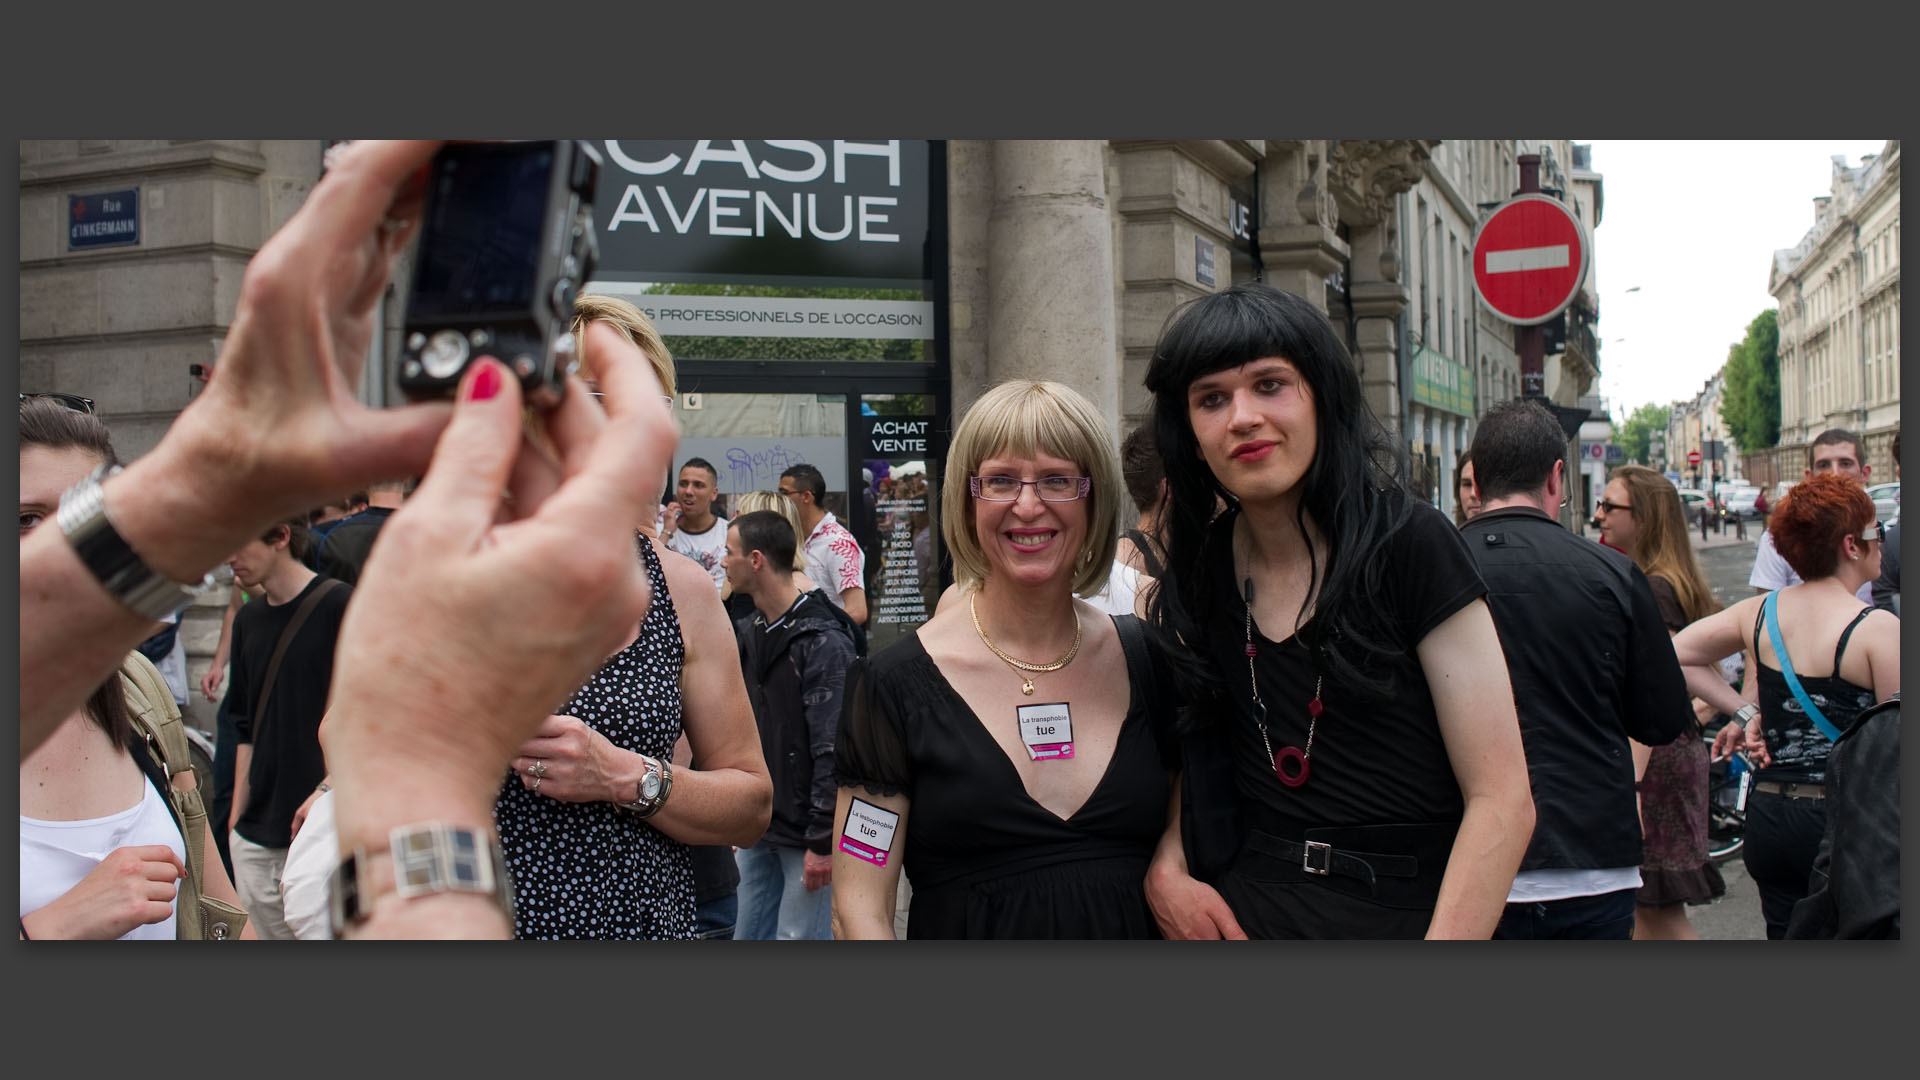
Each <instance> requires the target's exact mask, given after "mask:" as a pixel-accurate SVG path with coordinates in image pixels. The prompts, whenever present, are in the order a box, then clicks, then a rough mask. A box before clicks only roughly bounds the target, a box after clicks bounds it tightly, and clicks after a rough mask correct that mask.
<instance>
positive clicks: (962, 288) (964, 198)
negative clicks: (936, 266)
mask: <svg viewBox="0 0 1920 1080" xmlns="http://www.w3.org/2000/svg"><path fill="white" fill-rule="evenodd" d="M992 213H993V143H991V142H989V141H987V140H985V139H955V140H952V141H949V142H948V143H947V287H948V294H947V307H948V315H949V318H948V322H947V328H948V334H947V355H948V358H949V359H950V360H951V362H952V372H951V376H952V386H953V401H952V404H951V407H952V412H953V415H954V416H956V417H958V416H961V415H963V414H964V413H965V412H966V409H967V406H968V405H971V404H972V403H973V400H974V399H975V398H977V397H979V396H980V394H981V392H982V391H984V390H986V388H987V385H988V376H987V327H988V325H989V324H990V323H991V322H992V319H991V318H989V316H990V314H991V309H990V307H989V306H988V301H987V264H988V250H987V220H988V218H989V217H990V216H992Z"/></svg>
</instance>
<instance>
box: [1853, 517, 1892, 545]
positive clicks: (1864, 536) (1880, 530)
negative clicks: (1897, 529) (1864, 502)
mask: <svg viewBox="0 0 1920 1080" xmlns="http://www.w3.org/2000/svg"><path fill="white" fill-rule="evenodd" d="M1886 538H1887V532H1886V527H1885V526H1883V525H1881V524H1880V523H1879V522H1877V521H1876V522H1874V523H1873V524H1872V525H1869V526H1867V531H1866V532H1863V533H1861V534H1860V537H1859V539H1860V542H1861V543H1862V544H1871V543H1873V542H1874V541H1876V540H1882V541H1883V540H1885V539H1886Z"/></svg>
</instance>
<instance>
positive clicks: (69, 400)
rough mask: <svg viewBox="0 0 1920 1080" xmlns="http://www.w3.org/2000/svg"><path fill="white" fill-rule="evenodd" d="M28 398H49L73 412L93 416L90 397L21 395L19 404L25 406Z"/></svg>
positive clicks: (77, 395)
mask: <svg viewBox="0 0 1920 1080" xmlns="http://www.w3.org/2000/svg"><path fill="white" fill-rule="evenodd" d="M30 398H51V399H53V400H54V401H57V402H59V403H60V404H62V405H65V406H66V407H67V408H69V409H71V410H73V411H74V412H77V413H86V414H88V415H92V414H93V399H92V398H90V397H81V396H80V395H79V394H21V395H20V402H21V404H23V405H24V404H26V402H27V400H28V399H30Z"/></svg>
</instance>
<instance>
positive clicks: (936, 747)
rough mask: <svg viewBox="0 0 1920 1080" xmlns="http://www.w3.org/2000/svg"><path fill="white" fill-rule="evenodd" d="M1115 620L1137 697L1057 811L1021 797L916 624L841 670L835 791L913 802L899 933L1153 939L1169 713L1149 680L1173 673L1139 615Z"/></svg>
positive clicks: (1002, 757)
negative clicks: (1070, 806) (1077, 802)
mask: <svg viewBox="0 0 1920 1080" xmlns="http://www.w3.org/2000/svg"><path fill="white" fill-rule="evenodd" d="M1113 618H1114V623H1115V625H1116V628H1117V629H1118V630H1119V632H1120V641H1121V644H1122V645H1123V646H1124V647H1125V649H1126V654H1127V677H1128V679H1129V681H1130V682H1131V683H1132V688H1133V695H1132V703H1131V705H1130V706H1129V708H1128V710H1127V715H1126V719H1125V720H1124V721H1122V723H1121V727H1120V733H1119V736H1118V738H1117V739H1116V740H1115V743H1114V750H1113V757H1112V758H1111V759H1110V760H1109V761H1108V763H1107V771H1106V773H1105V774H1104V775H1103V776H1102V777H1101V779H1100V782H1099V784H1098V785H1097V786H1096V787H1095V788H1094V789H1093V793H1092V794H1091V795H1089V796H1088V797H1087V801H1086V802H1085V803H1084V804H1082V805H1081V807H1080V808H1079V809H1078V810H1076V811H1074V813H1073V815H1072V816H1071V817H1068V818H1065V819H1062V818H1060V817H1058V816H1056V815H1055V814H1054V813H1053V812H1052V811H1050V810H1048V809H1046V808H1045V807H1043V806H1041V805H1040V804H1039V803H1037V802H1035V801H1034V799H1033V797H1032V796H1030V795H1028V794H1027V790H1026V787H1025V785H1023V784H1022V783H1021V781H1020V775H1019V773H1018V772H1017V771H1016V770H1015V769H1014V766H1013V763H1012V762H1011V761H1009V760H1008V759H1007V755H1006V751H1004V750H1002V749H1001V748H1000V744H999V743H997V742H995V741H994V738H993V736H991V735H989V734H988V733H987V731H986V729H985V728H984V727H983V726H982V722H981V720H980V719H979V717H977V716H976V715H975V714H974V712H973V710H972V709H970V708H968V706H967V703H966V701H965V700H964V699H963V698H961V697H960V694H959V693H958V692H957V691H956V690H954V688H953V686H952V684H950V683H948V682H947V679H946V676H944V675H942V674H941V673H940V669H939V667H938V666H937V665H935V664H934V662H933V659H932V658H931V657H929V656H928V655H927V651H926V649H925V647H924V646H922V645H921V643H920V636H919V634H918V633H917V632H916V633H914V634H912V635H910V636H908V637H905V638H902V639H901V640H900V641H898V642H896V643H895V644H894V645H892V646H890V647H888V648H886V649H884V650H882V651H881V652H880V653H879V654H878V655H876V656H874V657H872V658H871V659H867V660H861V661H859V662H857V663H855V664H854V666H853V668H852V669H851V670H850V671H849V672H848V673H847V703H846V711H845V712H844V713H843V714H842V716H841V719H840V736H839V742H838V744H837V745H836V748H835V769H834V772H835V776H836V777H837V778H838V780H839V782H840V784H841V786H842V787H850V788H855V789H865V790H866V791H868V792H871V793H873V794H876V795H894V794H906V795H907V796H909V797H910V798H912V800H913V806H912V808H911V810H910V811H909V812H908V814H907V824H906V850H905V861H904V864H903V868H904V870H905V871H906V875H907V877H908V879H910V880H911V881H912V883H913V901H912V907H911V909H910V912H909V915H908V920H907V936H908V937H910V938H976V939H978V938H1000V939H1006V938H1146V937H1157V936H1158V931H1157V929H1156V926H1155V923H1154V921H1153V914H1152V912H1151V911H1150V910H1149V909H1148V908H1147V901H1146V893H1145V890H1144V883H1145V880H1146V873H1147V861H1148V859H1149V858H1150V857H1151V856H1152V854H1153V849H1154V845H1155V844H1156V843H1157V842H1158V841H1159V839H1160V832H1161V830H1162V828H1163V827H1164V826H1165V824H1166V809H1167V791H1168V789H1167V784H1168V779H1167V771H1166V765H1165V762H1166V761H1171V760H1173V758H1172V751H1171V747H1167V748H1166V749H1165V750H1164V751H1163V748H1162V744H1161V741H1160V740H1161V738H1163V737H1164V734H1163V733H1162V732H1161V731H1158V730H1156V726H1155V722H1154V721H1155V719H1156V718H1159V717H1165V716H1166V715H1167V714H1168V712H1169V710H1167V709H1165V708H1163V707H1161V705H1160V703H1159V701H1158V693H1159V691H1158V688H1159V687H1161V686H1166V685H1170V682H1171V678H1170V676H1168V675H1167V674H1166V673H1165V672H1164V671H1162V670H1161V669H1160V665H1161V664H1162V663H1163V661H1160V660H1158V659H1157V658H1155V657H1153V656H1152V655H1151V654H1150V653H1149V651H1148V647H1147V645H1146V640H1145V636H1144V634H1143V633H1142V632H1141V630H1140V627H1139V624H1138V620H1136V619H1135V618H1134V617H1133V616H1131V615H1119V616H1114V617H1113ZM1163 752H1164V753H1165V754H1166V757H1165V758H1164V759H1163V756H1162V755H1163ZM854 794H855V795H856V796H857V795H859V794H860V791H859V790H856V791H855V793H854Z"/></svg>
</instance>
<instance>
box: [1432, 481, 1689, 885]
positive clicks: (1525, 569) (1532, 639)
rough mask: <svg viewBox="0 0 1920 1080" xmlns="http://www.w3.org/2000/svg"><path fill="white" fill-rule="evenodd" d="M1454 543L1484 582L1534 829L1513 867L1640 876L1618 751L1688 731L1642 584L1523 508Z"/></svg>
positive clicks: (1634, 570)
mask: <svg viewBox="0 0 1920 1080" xmlns="http://www.w3.org/2000/svg"><path fill="white" fill-rule="evenodd" d="M1460 532H1461V534H1462V535H1463V536H1464V537H1465V538H1466V541H1467V549H1468V550H1469V551H1471V552H1472V553H1473V560H1474V562H1475V563H1476V564H1477V565H1478V566H1479V568H1480V575H1481V576H1482V577H1483V578H1485V579H1486V582H1487V606H1488V607H1490V608H1491V609H1492V610H1493V623H1494V626H1495V627H1496V628H1497V629H1498V630H1499V632H1500V645H1501V647H1502V649H1503V650H1504V651H1505V653H1506V657H1507V671H1508V674H1509V675H1510V676H1511V677H1512V679H1513V703H1514V707H1515V708H1516V709H1517V710H1518V712H1519V714H1520V738H1521V741H1522V742H1523V743H1525V745H1526V751H1527V776H1528V779H1529V781H1530V783H1531V785H1532V788H1533V806H1534V817H1535V823H1534V827H1533V841H1532V843H1530V844H1529V845H1528V846H1527V854H1526V858H1525V859H1524V860H1523V861H1522V862H1521V864H1520V868H1521V869H1522V870H1562V869H1574V870H1604V869H1612V868H1617V867H1627V866H1639V865H1640V863H1641V861H1642V852H1641V844H1640V815H1639V811H1638V810H1637V809H1636V806H1635V803H1634V788H1633V783H1634V781H1633V753H1632V750H1631V748H1630V747H1629V746H1628V745H1627V739H1628V738H1629V737H1632V738H1633V739H1635V740H1637V741H1639V742H1642V743H1645V744H1647V745H1649V746H1662V745H1665V744H1667V743H1670V742H1672V741H1673V740H1674V739H1675V738H1676V737H1678V736H1679V735H1680V733H1681V732H1683V731H1685V730H1686V729H1687V727H1688V726H1689V725H1691V724H1692V723H1693V722H1694V718H1693V708H1692V706H1691V705H1690V704H1689V700H1688V696H1687V682H1686V677H1685V676H1684V675H1682V674H1681V672H1680V661H1679V660H1678V659H1676V658H1675V657H1674V653H1673V644H1672V641H1671V640H1670V639H1669V638H1668V637H1667V627H1666V623H1665V622H1663V621H1662V620H1661V618H1660V608H1659V605H1658V604H1656V603H1655V602H1654V599H1653V590H1652V588H1651V587H1650V586H1648V584H1647V579H1646V576H1645V575H1644V574H1642V573H1641V572H1640V568H1639V567H1637V566H1635V565H1633V562H1632V560H1630V559H1628V558H1627V557H1626V556H1625V555H1622V554H1620V553H1619V552H1617V551H1614V550H1612V549H1611V548H1606V547H1602V546H1601V545H1599V544H1597V543H1594V542H1593V541H1592V540H1588V539H1585V538H1584V537H1579V536H1575V535H1573V534H1572V533H1570V532H1568V531H1567V530H1565V529H1563V528H1561V527H1560V524H1559V523H1558V522H1556V521H1554V520H1553V519H1552V518H1549V517H1548V516H1547V515H1545V514H1543V513H1541V512H1540V511H1538V510H1534V509H1530V508H1520V507H1507V508H1503V509H1500V510H1493V511H1489V512H1487V513H1485V514H1482V515H1480V516H1479V517H1476V518H1474V519H1473V520H1472V521H1469V522H1467V523H1466V524H1465V525H1462V526H1461V527H1460Z"/></svg>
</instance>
